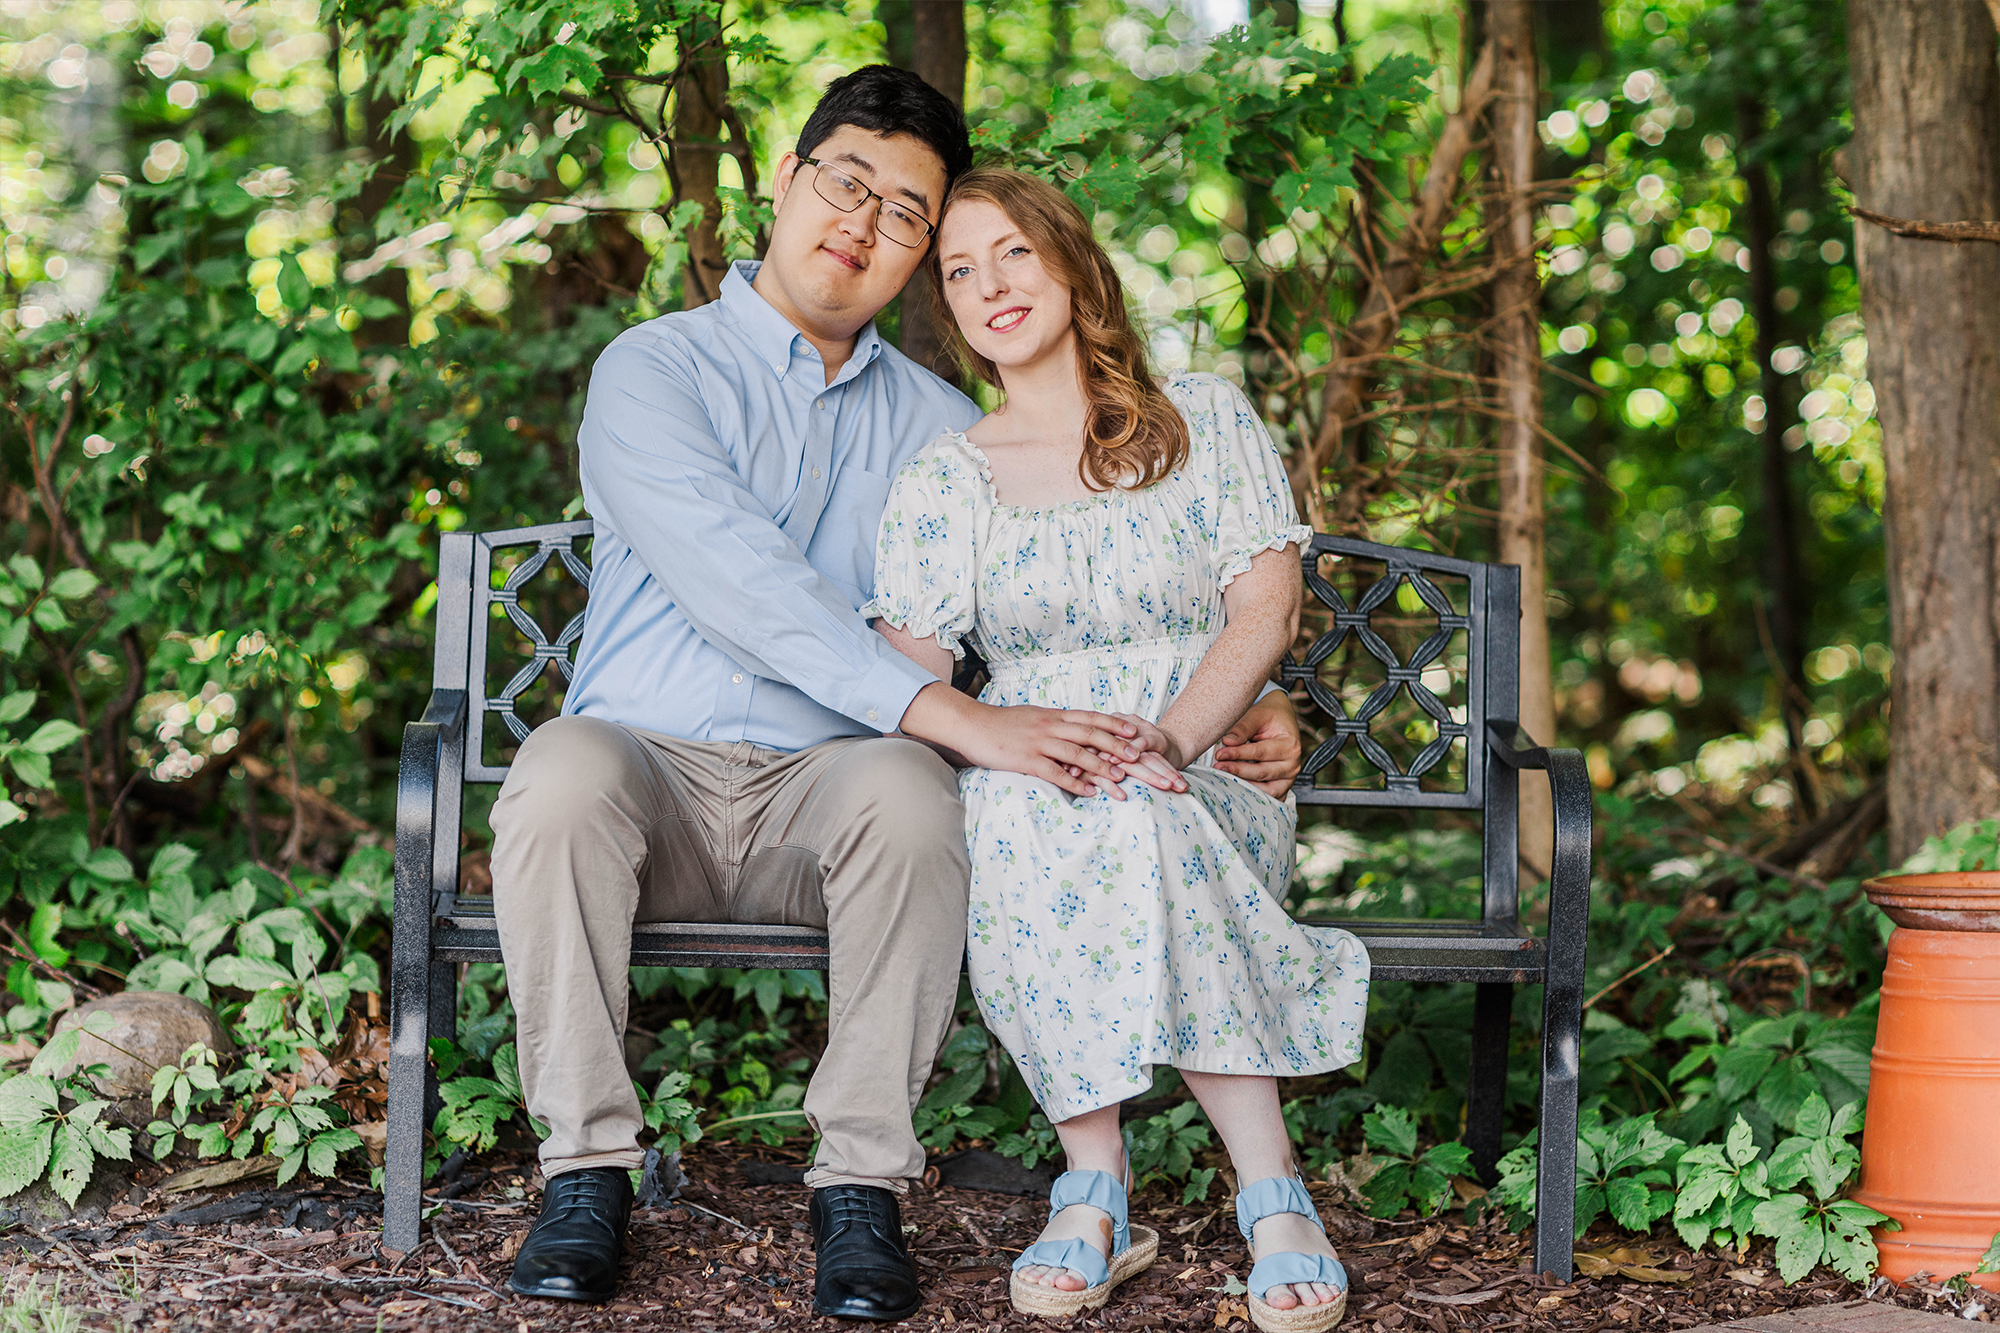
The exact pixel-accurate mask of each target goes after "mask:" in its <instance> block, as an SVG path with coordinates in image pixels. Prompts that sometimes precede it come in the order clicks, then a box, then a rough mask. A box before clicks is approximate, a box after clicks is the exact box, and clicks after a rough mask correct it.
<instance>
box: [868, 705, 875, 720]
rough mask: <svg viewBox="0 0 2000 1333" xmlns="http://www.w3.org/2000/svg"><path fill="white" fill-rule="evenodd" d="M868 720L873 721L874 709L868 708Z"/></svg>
mask: <svg viewBox="0 0 2000 1333" xmlns="http://www.w3.org/2000/svg"><path fill="white" fill-rule="evenodd" d="M868 720H869V721H870V722H873V721H874V720H875V710H874V709H872V708H871V709H869V710H868Z"/></svg>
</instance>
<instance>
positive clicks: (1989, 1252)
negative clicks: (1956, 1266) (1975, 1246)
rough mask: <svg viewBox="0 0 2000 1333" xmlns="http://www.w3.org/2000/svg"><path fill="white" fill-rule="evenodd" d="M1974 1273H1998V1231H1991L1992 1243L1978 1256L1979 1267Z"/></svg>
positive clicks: (1999, 1270) (1999, 1249) (1999, 1250)
mask: <svg viewBox="0 0 2000 1333" xmlns="http://www.w3.org/2000/svg"><path fill="white" fill-rule="evenodd" d="M1972 1271H1973V1272H1975V1273H2000V1231H1996V1232H1994V1233H1993V1243H1992V1244H1991V1245H1988V1246H1987V1247H1986V1253H1984V1254H1982V1255H1980V1256H1979V1267H1977V1268H1975V1269H1973V1270H1972Z"/></svg>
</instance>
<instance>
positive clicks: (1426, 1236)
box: [1410, 1222, 1444, 1259]
mask: <svg viewBox="0 0 2000 1333" xmlns="http://www.w3.org/2000/svg"><path fill="white" fill-rule="evenodd" d="M1443 1239H1444V1223H1442V1222H1439V1223H1438V1224H1437V1225H1436V1226H1430V1227H1425V1228H1424V1229H1423V1230H1422V1231H1420V1232H1418V1233H1417V1234H1416V1235H1415V1236H1413V1237H1411V1239H1410V1256H1411V1257H1412V1258H1415V1259H1421V1258H1423V1257H1424V1256H1425V1255H1427V1254H1429V1253H1430V1252H1431V1250H1432V1249H1433V1248H1434V1247H1435V1246H1436V1245H1437V1243H1438V1242H1439V1241H1441V1240H1443Z"/></svg>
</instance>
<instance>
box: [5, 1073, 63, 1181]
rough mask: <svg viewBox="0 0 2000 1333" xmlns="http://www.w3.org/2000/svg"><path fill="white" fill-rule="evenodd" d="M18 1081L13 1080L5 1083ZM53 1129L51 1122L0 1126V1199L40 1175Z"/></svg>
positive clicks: (45, 1161) (47, 1161)
mask: <svg viewBox="0 0 2000 1333" xmlns="http://www.w3.org/2000/svg"><path fill="white" fill-rule="evenodd" d="M20 1081H21V1080H19V1079H13V1080H11V1081H10V1082H9V1083H8V1084H7V1085H6V1086H8V1087H11V1086H12V1085H13V1084H14V1083H18V1082H20ZM55 1129H56V1127H55V1124H54V1122H52V1121H43V1122H42V1123H40V1124H38V1125H26V1126H19V1127H15V1128H9V1129H0V1199H5V1198H10V1197H12V1196H13V1195H16V1194H19V1193H20V1192H21V1191H22V1190H24V1189H26V1188H28V1186H30V1185H32V1184H34V1183H35V1181H37V1180H38V1179H40V1178H41V1174H42V1169H43V1168H44V1167H46V1166H47V1165H48V1164H49V1149H50V1144H51V1143H52V1142H53V1140H54V1138H55Z"/></svg>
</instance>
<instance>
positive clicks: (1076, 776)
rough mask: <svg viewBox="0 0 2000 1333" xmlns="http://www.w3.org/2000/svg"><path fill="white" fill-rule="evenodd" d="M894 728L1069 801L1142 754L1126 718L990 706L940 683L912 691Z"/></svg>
mask: <svg viewBox="0 0 2000 1333" xmlns="http://www.w3.org/2000/svg"><path fill="white" fill-rule="evenodd" d="M899 729H900V730H901V731H902V732H903V734H904V735H907V736H914V737H916V738H918V739H919V740H928V741H935V742H937V743H939V744H943V745H949V746H950V747H951V748H952V749H954V750H956V751H957V752H958V753H959V754H961V755H963V756H964V757H965V760H966V762H967V763H969V764H971V765H972V766H973V767H975V768H992V769H999V770H1002V771H1005V772H1008V773H1021V774H1025V775H1026V776H1028V777H1031V778H1040V779H1042V780H1043V781H1044V782H1048V783H1052V784H1054V785H1055V786H1058V787H1060V788H1062V789H1063V790H1064V791H1066V792H1069V793H1070V794H1072V795H1074V796H1092V795H1095V794H1096V793H1097V792H1098V791H1100V790H1102V789H1103V788H1104V786H1105V785H1106V784H1109V785H1112V786H1114V787H1115V785H1116V784H1117V783H1118V782H1119V781H1120V780H1122V778H1123V777H1124V771H1123V768H1121V767H1120V766H1121V765H1130V764H1133V763H1135V762H1137V761H1138V760H1139V759H1140V758H1141V756H1142V749H1141V746H1140V743H1139V740H1138V734H1139V733H1138V729H1137V728H1136V727H1134V726H1133V725H1132V721H1131V719H1128V718H1124V717H1120V716H1116V715H1111V714H1106V713H1093V712H1090V711H1089V710H1087V709H1080V708H1070V709H1055V708H1034V707H1030V706H1026V705H1023V706H1019V707H1008V708H1000V707H995V706H994V705H992V704H982V703H980V702H978V701H977V700H974V699H968V698H966V697H965V696H964V695H962V694H960V693H958V692H957V691H956V690H953V689H952V688H951V687H950V686H949V685H946V684H945V683H944V682H943V681H939V682H937V683H936V684H934V685H926V686H924V688H923V689H921V690H919V691H917V697H916V698H915V699H913V700H911V701H910V706H909V709H908V711H907V712H905V713H904V714H903V718H902V723H901V726H900V728H899ZM1176 776H1178V774H1176ZM1119 795H1120V796H1121V798H1122V796H1123V793H1122V792H1121V793H1119Z"/></svg>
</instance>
